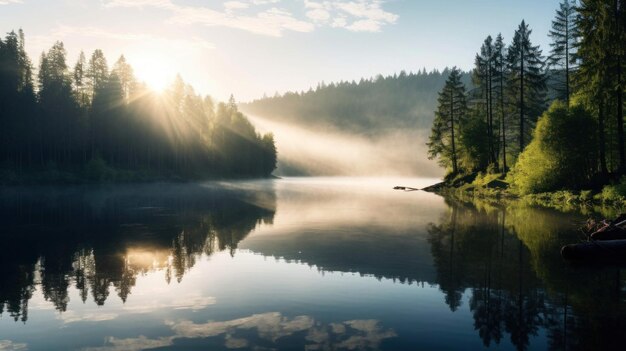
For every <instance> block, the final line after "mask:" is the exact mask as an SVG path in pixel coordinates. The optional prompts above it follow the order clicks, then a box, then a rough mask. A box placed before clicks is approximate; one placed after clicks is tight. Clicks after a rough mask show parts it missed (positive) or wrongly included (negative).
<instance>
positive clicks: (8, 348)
mask: <svg viewBox="0 0 626 351" xmlns="http://www.w3.org/2000/svg"><path fill="white" fill-rule="evenodd" d="M0 5H2V3H1V2H0ZM25 350H28V345H26V344H23V343H15V342H13V341H11V340H0V351H25Z"/></svg>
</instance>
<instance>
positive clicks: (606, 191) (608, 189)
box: [601, 177, 626, 203]
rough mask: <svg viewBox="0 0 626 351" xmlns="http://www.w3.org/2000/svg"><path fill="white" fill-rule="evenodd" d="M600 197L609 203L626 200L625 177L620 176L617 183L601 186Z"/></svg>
mask: <svg viewBox="0 0 626 351" xmlns="http://www.w3.org/2000/svg"><path fill="white" fill-rule="evenodd" d="M601 199H602V201H603V202H610V203H615V202H624V201H626V177H622V178H621V179H620V181H619V183H617V184H611V185H607V186H605V187H604V188H602V193H601Z"/></svg>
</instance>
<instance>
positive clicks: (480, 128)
mask: <svg viewBox="0 0 626 351" xmlns="http://www.w3.org/2000/svg"><path fill="white" fill-rule="evenodd" d="M487 129H488V123H487V122H486V121H485V120H484V119H482V118H480V116H478V115H476V112H475V111H472V112H471V114H470V115H469V117H468V118H467V119H466V120H464V121H463V123H462V124H461V126H460V131H459V134H460V137H459V153H460V166H461V169H463V170H464V171H466V172H476V171H479V170H484V169H485V168H486V167H487V165H488V164H489V138H487V137H486V136H485V134H486V133H485V131H486V130H487Z"/></svg>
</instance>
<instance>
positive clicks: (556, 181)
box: [510, 101, 597, 194]
mask: <svg viewBox="0 0 626 351" xmlns="http://www.w3.org/2000/svg"><path fill="white" fill-rule="evenodd" d="M596 145H597V143H596V132H595V122H594V120H593V117H592V116H591V115H590V114H589V112H587V111H586V110H585V109H584V108H583V107H582V106H573V107H570V108H569V109H568V108H567V106H566V105H565V104H563V103H562V102H560V101H557V102H555V103H553V104H552V106H550V108H549V109H548V111H546V112H545V113H544V114H543V115H542V116H541V118H540V119H539V121H538V122H537V127H536V128H535V131H534V132H533V140H532V141H531V142H530V144H529V145H528V146H527V147H526V149H525V150H524V152H522V153H521V154H520V156H519V158H518V160H517V163H516V164H515V166H514V168H513V170H512V172H511V176H510V180H511V181H512V183H513V184H514V186H515V188H516V189H517V190H518V191H519V192H520V193H521V194H531V193H540V192H547V191H554V190H558V189H562V188H568V189H578V188H580V187H581V186H583V185H585V184H586V183H587V182H589V180H590V178H591V177H592V176H593V174H594V173H595V168H596V167H595V166H596V150H597V147H596Z"/></svg>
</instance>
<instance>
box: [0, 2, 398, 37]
mask: <svg viewBox="0 0 626 351" xmlns="http://www.w3.org/2000/svg"><path fill="white" fill-rule="evenodd" d="M0 1H1V0H0ZM279 2H280V1H279V0H231V1H227V2H225V3H224V4H223V10H220V9H214V8H209V7H206V6H186V5H179V4H176V3H175V2H174V1H173V0H109V1H108V2H106V3H105V7H107V8H115V7H125V8H148V7H151V8H156V9H164V10H168V11H169V12H171V15H172V16H171V17H170V18H169V20H168V23H170V24H176V25H194V24H197V25H204V26H220V27H228V28H235V29H240V30H245V31H248V32H251V33H255V34H260V35H267V36H274V37H280V36H282V35H283V33H284V32H285V31H293V32H304V33H306V32H312V31H313V30H315V28H316V27H319V26H324V25H328V26H330V27H332V28H346V29H348V30H351V31H354V32H379V31H380V30H381V29H382V27H383V26H385V25H390V24H394V23H396V21H397V19H398V15H396V14H394V13H391V12H388V11H386V10H384V9H383V7H382V6H383V3H384V1H382V0H352V1H345V0H331V1H328V0H324V1H314V0H304V9H303V10H304V17H305V18H302V19H300V18H298V17H297V16H295V15H294V14H293V13H291V12H289V11H287V10H285V9H282V8H278V7H272V8H270V9H267V8H257V7H259V6H262V5H274V4H277V3H279ZM242 11H244V12H245V13H243V12H242Z"/></svg>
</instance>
